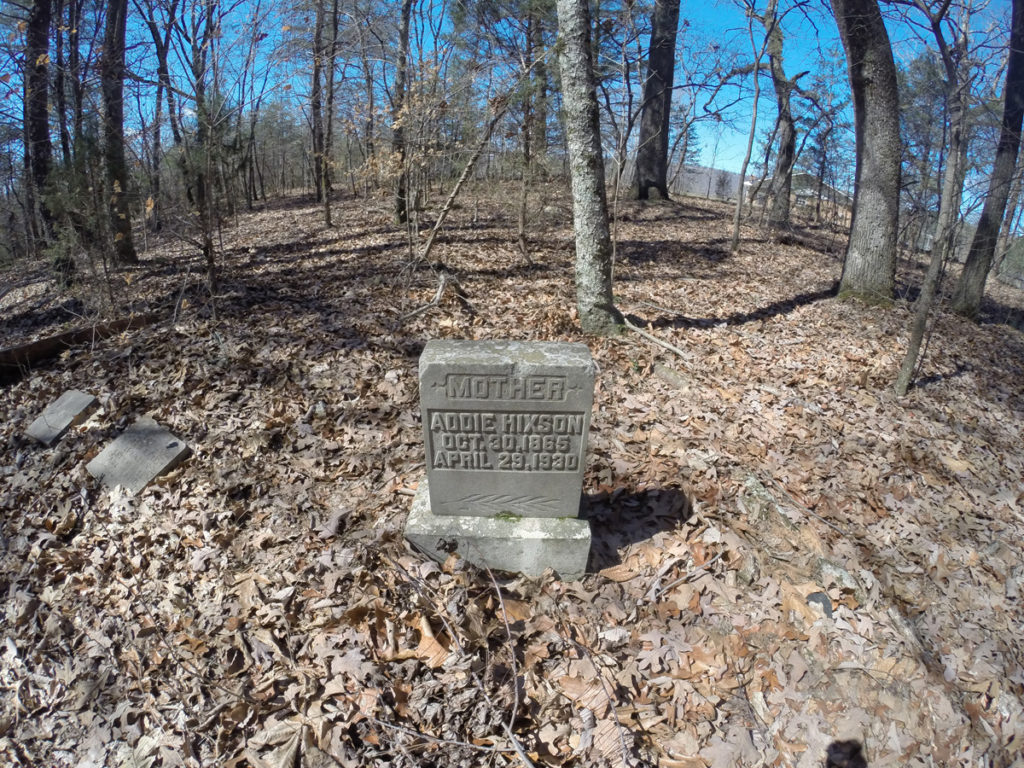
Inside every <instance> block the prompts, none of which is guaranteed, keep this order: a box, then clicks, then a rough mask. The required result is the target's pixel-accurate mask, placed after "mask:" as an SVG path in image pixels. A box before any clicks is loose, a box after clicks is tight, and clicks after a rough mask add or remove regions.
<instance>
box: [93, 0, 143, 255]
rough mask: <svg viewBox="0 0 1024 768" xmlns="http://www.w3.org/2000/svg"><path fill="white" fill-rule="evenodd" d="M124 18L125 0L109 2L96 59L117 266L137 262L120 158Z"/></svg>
mask: <svg viewBox="0 0 1024 768" xmlns="http://www.w3.org/2000/svg"><path fill="white" fill-rule="evenodd" d="M127 17H128V3H127V0H110V2H108V3H107V18H106V26H105V29H104V34H103V57H102V59H101V60H100V87H101V91H102V94H103V148H104V153H103V154H104V160H105V167H106V177H107V194H108V195H109V197H108V210H109V211H110V231H111V232H112V233H113V235H114V261H115V263H117V264H120V265H126V264H138V263H139V257H138V255H136V253H135V245H134V243H133V242H132V220H131V210H130V207H129V205H128V166H127V163H126V162H125V156H124V36H125V24H126V20H127Z"/></svg>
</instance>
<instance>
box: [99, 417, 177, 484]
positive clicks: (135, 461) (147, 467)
mask: <svg viewBox="0 0 1024 768" xmlns="http://www.w3.org/2000/svg"><path fill="white" fill-rule="evenodd" d="M191 453H192V450H191V449H190V448H189V447H188V445H186V444H185V443H184V442H182V441H181V440H179V439H178V438H176V437H175V436H174V435H172V434H171V433H170V432H168V431H167V430H166V429H164V428H163V427H161V426H160V425H159V424H157V423H156V422H155V421H154V420H153V419H152V418H150V417H149V416H143V417H141V418H140V419H139V420H138V421H136V422H135V423H134V424H132V425H131V426H130V427H128V429H126V430H125V431H124V432H122V433H121V434H120V436H118V437H117V439H115V440H114V442H112V443H111V444H110V445H108V446H107V447H106V448H104V449H103V450H102V451H100V452H99V454H97V455H96V457H95V458H94V459H93V460H92V461H90V462H89V463H88V464H87V465H86V467H85V468H86V469H87V470H88V471H89V474H91V475H92V476H93V477H95V478H96V479H97V480H100V481H101V482H102V483H103V484H104V485H106V486H108V487H110V488H113V487H115V486H118V485H120V486H123V487H124V488H125V489H126V490H127V491H128V492H129V493H130V494H131V495H132V496H135V495H137V494H138V493H139V492H140V491H141V490H142V489H143V488H145V487H146V486H147V485H149V484H150V483H151V482H153V480H155V479H156V478H158V477H160V475H163V474H166V473H167V472H170V471H171V470H172V469H174V468H175V467H176V466H178V465H179V464H180V463H181V462H183V461H184V460H185V459H187V458H188V457H189V456H190V455H191Z"/></svg>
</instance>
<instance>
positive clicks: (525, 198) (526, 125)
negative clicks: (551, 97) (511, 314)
mask: <svg viewBox="0 0 1024 768" xmlns="http://www.w3.org/2000/svg"><path fill="white" fill-rule="evenodd" d="M526 13H527V16H526V39H525V40H524V45H523V67H524V69H525V70H526V73H525V74H526V77H527V78H528V80H527V82H530V80H531V79H532V76H533V73H532V71H531V70H532V69H533V64H534V61H533V43H534V35H533V28H534V25H535V24H536V23H537V20H536V14H535V13H534V12H533V8H528V9H527V12H526ZM535 99H536V94H535V93H534V90H533V88H529V87H527V88H526V91H525V95H524V97H523V142H522V146H523V175H522V179H521V180H520V186H519V221H518V230H517V232H516V236H517V240H518V241H519V252H520V253H521V254H522V255H523V258H524V259H525V260H526V263H527V264H532V263H533V261H532V260H531V259H530V247H529V244H528V243H527V242H526V225H527V212H528V203H529V192H530V183H531V181H532V177H533V128H534V114H535V113H534V108H533V105H534V102H535Z"/></svg>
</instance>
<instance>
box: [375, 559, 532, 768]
mask: <svg viewBox="0 0 1024 768" xmlns="http://www.w3.org/2000/svg"><path fill="white" fill-rule="evenodd" d="M384 559H385V560H387V561H388V562H389V563H390V564H391V565H392V567H394V568H396V569H397V570H399V571H401V572H402V574H403V575H404V576H405V577H406V578H407V579H408V580H409V583H410V584H412V586H413V588H414V589H415V590H416V591H417V592H419V593H420V595H421V596H422V597H427V595H425V594H424V590H429V591H430V592H431V593H434V590H433V589H431V587H430V586H429V585H428V584H425V583H424V582H423V580H422V579H420V578H418V577H416V576H413V575H412V574H411V573H409V571H408V570H406V569H405V567H403V566H402V564H401V563H398V562H396V561H394V560H392V559H391V558H390V557H387V556H385V557H384ZM487 573H488V575H489V576H490V577H491V583H492V584H494V588H495V591H496V592H497V593H498V603H499V604H500V605H501V613H502V618H503V619H504V621H505V631H506V632H507V633H508V638H509V655H510V656H511V657H512V668H513V671H514V672H515V675H514V678H513V681H512V685H513V690H514V693H513V696H514V702H515V704H514V707H513V710H512V717H511V718H510V720H509V722H505V723H502V726H503V728H504V731H505V735H506V736H508V739H509V741H510V742H511V743H512V749H513V750H514V751H515V753H516V754H517V755H518V756H519V759H520V760H522V761H523V765H524V766H525V768H536V766H535V765H534V763H533V762H532V761H531V760H530V758H529V757H528V756H527V754H526V751H525V750H524V749H523V746H522V744H520V743H519V739H518V738H517V737H516V735H515V734H514V733H513V732H512V727H511V723H512V722H514V720H515V715H516V711H517V710H518V708H519V675H518V666H517V665H516V661H515V648H514V647H513V646H512V634H511V627H509V624H508V614H507V613H506V612H505V601H504V600H503V599H502V597H501V589H500V588H499V587H498V583H497V581H496V580H495V578H494V574H493V573H491V571H490V569H487ZM435 594H436V593H435ZM435 608H436V602H435ZM436 613H437V617H438V618H439V619H440V620H441V623H442V624H444V626H445V629H446V630H447V631H448V635H449V636H450V637H451V638H452V642H453V643H454V644H455V647H456V648H457V649H458V651H459V653H461V654H462V655H463V656H466V655H468V654H467V652H466V648H465V647H464V646H463V645H462V643H461V642H459V637H458V634H457V633H456V632H455V628H454V627H453V626H452V625H451V623H450V622H449V621H448V619H447V618H446V617H445V616H444V614H443V613H442V612H440V611H436ZM472 677H473V682H474V683H476V687H477V688H478V689H479V690H480V693H482V694H483V696H484V699H486V701H487V703H488V704H490V705H491V706H492V707H493V706H494V702H493V701H492V699H491V697H490V695H489V694H488V693H487V689H486V688H485V687H484V684H483V681H482V680H481V679H480V676H479V675H478V674H477V673H476V672H473V673H472ZM396 727H397V726H396ZM446 743H453V742H446ZM454 743H456V744H460V743H461V742H454ZM500 751H502V752H507V751H509V750H500Z"/></svg>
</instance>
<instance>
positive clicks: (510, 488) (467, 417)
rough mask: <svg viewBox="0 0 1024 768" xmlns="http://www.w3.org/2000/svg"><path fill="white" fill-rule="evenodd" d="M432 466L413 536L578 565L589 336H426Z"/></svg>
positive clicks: (423, 376) (471, 552)
mask: <svg viewBox="0 0 1024 768" xmlns="http://www.w3.org/2000/svg"><path fill="white" fill-rule="evenodd" d="M419 374H420V406H421V415H422V419H423V440H424V446H425V452H426V466H427V478H426V480H425V481H424V482H422V483H420V488H419V490H418V493H417V497H416V499H415V500H414V503H413V510H412V512H411V514H410V518H409V521H408V523H407V524H406V537H407V538H408V539H409V540H410V541H411V542H412V543H413V544H415V545H416V546H417V547H419V548H420V549H422V550H424V551H426V552H427V553H428V554H431V555H433V556H434V557H436V558H437V559H441V560H443V559H444V558H445V557H446V556H447V554H448V553H449V552H450V551H451V550H452V549H453V548H454V549H457V550H458V551H459V552H460V554H462V555H463V557H465V558H466V559H468V560H470V561H471V562H475V563H476V564H478V565H484V566H487V567H490V568H500V569H501V570H508V571H520V572H523V573H526V574H528V575H532V576H537V575H540V574H541V573H542V572H543V571H544V569H545V568H548V567H551V568H554V570H556V571H557V572H558V573H559V574H560V575H561V576H563V577H565V578H575V577H578V576H580V575H582V573H583V571H584V569H585V568H586V562H587V556H588V554H589V551H590V528H589V526H588V525H587V523H586V521H584V520H579V519H578V515H579V508H580V499H581V492H582V486H583V470H584V461H585V458H586V451H587V431H588V429H589V426H590V409H591V405H592V403H593V397H594V364H593V360H592V359H591V357H590V351H589V350H588V349H587V347H586V345H584V344H572V343H568V342H522V341H431V342H429V343H428V344H427V345H426V347H425V348H424V350H423V354H422V356H421V357H420V366H419Z"/></svg>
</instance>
